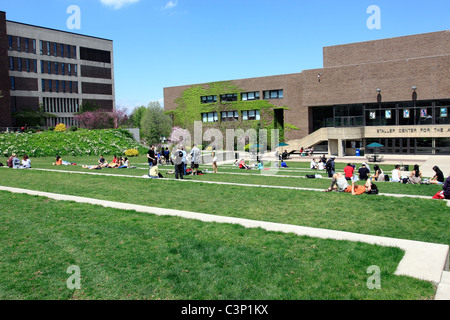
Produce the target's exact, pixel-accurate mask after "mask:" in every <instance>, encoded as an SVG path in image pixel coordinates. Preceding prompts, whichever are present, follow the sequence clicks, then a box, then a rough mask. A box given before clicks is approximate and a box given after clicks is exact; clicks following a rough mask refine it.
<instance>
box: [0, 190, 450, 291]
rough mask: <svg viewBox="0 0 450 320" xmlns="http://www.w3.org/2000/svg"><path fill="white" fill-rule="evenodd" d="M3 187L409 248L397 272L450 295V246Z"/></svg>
mask: <svg viewBox="0 0 450 320" xmlns="http://www.w3.org/2000/svg"><path fill="white" fill-rule="evenodd" d="M0 190H3V191H9V192H13V193H21V194H29V195H36V196H42V197H47V198H50V199H54V200H60V201H74V202H79V203H88V204H93V205H101V206H104V207H109V208H116V209H124V210H135V211H137V212H143V213H150V214H155V215H160V216H164V215H165V216H177V217H182V218H186V219H194V220H199V221H203V222H217V223H230V224H239V225H242V226H244V227H246V228H262V229H264V230H267V231H275V232H285V233H294V234H297V235H299V236H309V237H314V238H322V239H333V240H344V241H357V242H364V243H368V244H373V245H380V246H387V247H396V248H400V249H402V250H404V251H405V255H404V257H403V259H402V260H401V261H400V263H399V265H398V268H397V270H396V271H395V274H396V275H404V276H410V277H414V278H417V279H420V280H425V281H430V282H433V283H434V284H435V285H438V296H437V297H436V298H439V299H442V298H446V297H448V296H449V290H450V286H449V285H448V281H449V279H448V273H446V272H443V271H444V270H448V267H449V246H448V245H442V244H433V243H426V242H420V241H412V240H403V239H395V238H387V237H378V236H370V235H363V234H357V233H351V232H343V231H334V230H327V229H317V228H307V227H301V226H296V225H287V224H281V223H272V222H264V221H255V220H249V219H241V218H232V217H225V216H217V215H210V214H204V213H196V212H188V211H181V210H173V209H164V208H155V207H148V206H142V205H134V204H129V203H121V202H114V201H105V200H98V199H93V198H85V197H78V196H70V195H64V194H55V193H48V192H40V191H34V190H27V189H20V188H11V187H3V186H0ZM443 275H444V277H443Z"/></svg>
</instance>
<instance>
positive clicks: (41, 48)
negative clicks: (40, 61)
mask: <svg viewBox="0 0 450 320" xmlns="http://www.w3.org/2000/svg"><path fill="white" fill-rule="evenodd" d="M43 46H44V45H43V43H42V40H39V48H40V51H41V54H44V49H43Z"/></svg>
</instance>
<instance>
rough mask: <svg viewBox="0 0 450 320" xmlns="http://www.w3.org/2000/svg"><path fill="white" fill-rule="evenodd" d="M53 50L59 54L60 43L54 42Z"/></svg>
mask: <svg viewBox="0 0 450 320" xmlns="http://www.w3.org/2000/svg"><path fill="white" fill-rule="evenodd" d="M53 51H54V52H55V57H57V56H58V44H56V43H54V44H53Z"/></svg>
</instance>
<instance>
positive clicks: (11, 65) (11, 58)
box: [9, 57, 14, 71]
mask: <svg viewBox="0 0 450 320" xmlns="http://www.w3.org/2000/svg"><path fill="white" fill-rule="evenodd" d="M9 70H11V71H14V58H13V57H9Z"/></svg>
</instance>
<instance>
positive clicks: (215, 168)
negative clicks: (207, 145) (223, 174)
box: [211, 147, 217, 173]
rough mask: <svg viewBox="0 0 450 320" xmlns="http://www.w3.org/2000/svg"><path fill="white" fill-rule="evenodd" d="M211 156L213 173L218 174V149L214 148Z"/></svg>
mask: <svg viewBox="0 0 450 320" xmlns="http://www.w3.org/2000/svg"><path fill="white" fill-rule="evenodd" d="M211 156H212V166H213V173H217V154H216V147H213V149H212V154H211Z"/></svg>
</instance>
